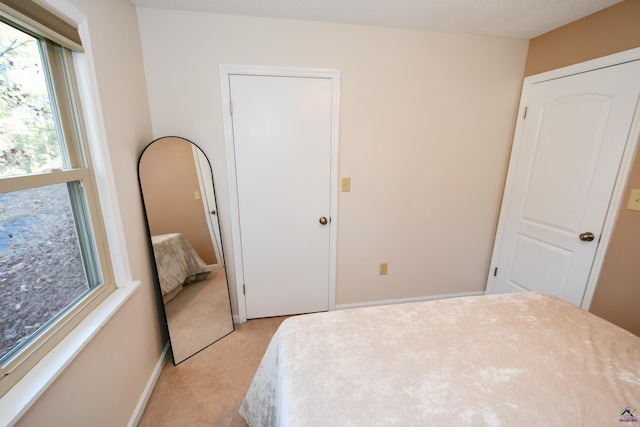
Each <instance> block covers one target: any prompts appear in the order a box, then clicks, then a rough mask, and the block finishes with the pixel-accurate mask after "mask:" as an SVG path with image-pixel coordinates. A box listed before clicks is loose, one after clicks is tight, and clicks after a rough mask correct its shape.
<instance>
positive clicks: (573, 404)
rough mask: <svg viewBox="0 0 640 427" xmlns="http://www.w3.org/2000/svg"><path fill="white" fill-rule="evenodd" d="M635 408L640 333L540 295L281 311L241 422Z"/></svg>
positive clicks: (546, 415)
mask: <svg viewBox="0 0 640 427" xmlns="http://www.w3.org/2000/svg"><path fill="white" fill-rule="evenodd" d="M636 407H637V408H640V338H639V337H637V336H635V335H633V334H631V333H630V332H627V331H625V330H623V329H621V328H619V327H617V326H615V325H613V324H611V323H609V322H607V321H605V320H603V319H601V318H599V317H597V316H595V315H593V314H591V313H589V312H587V311H585V310H582V309H580V308H578V307H575V306H573V305H571V304H569V303H567V302H565V301H563V300H561V299H559V298H556V297H553V296H549V295H546V294H542V293H517V294H505V295H493V296H480V297H465V298H455V299H447V300H438V301H430V302H419V303H409V304H400V305H393V306H381V307H370V308H362V309H353V310H344V311H333V312H328V313H316V314H310V315H304V316H296V317H292V318H289V319H287V320H285V321H284V322H283V323H282V325H281V326H280V328H279V329H278V331H277V332H276V334H275V335H274V336H273V338H272V340H271V342H270V344H269V346H268V348H267V351H266V353H265V355H264V357H263V359H262V362H261V364H260V366H259V368H258V370H257V372H256V374H255V377H254V379H253V382H252V384H251V387H250V389H249V391H248V393H247V395H246V397H245V400H244V402H243V403H242V407H241V409H240V413H241V414H242V416H243V417H244V418H245V420H246V421H247V423H248V424H249V425H250V426H254V427H255V426H295V427H304V426H368V427H369V426H427V425H429V426H434V425H436V426H437V425H460V426H479V425H487V426H510V425H527V426H546V425H580V426H590V425H593V426H596V425H597V426H605V425H619V424H620V422H630V421H632V418H635V417H634V415H640V414H638V413H636V412H635V408H636Z"/></svg>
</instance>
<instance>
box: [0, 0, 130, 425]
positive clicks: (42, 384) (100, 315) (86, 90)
mask: <svg viewBox="0 0 640 427" xmlns="http://www.w3.org/2000/svg"><path fill="white" fill-rule="evenodd" d="M54 2H55V0H54ZM47 3H50V1H48V2H47ZM57 6H58V7H57V9H59V8H62V9H63V14H65V15H66V16H68V15H69V14H68V13H64V11H66V12H70V15H73V16H74V17H72V18H71V20H72V21H74V22H75V23H76V24H78V27H79V33H80V34H84V37H83V38H84V39H87V40H88V37H87V34H88V30H87V26H86V17H84V15H82V14H81V13H80V12H78V11H77V10H76V9H74V8H73V6H71V5H69V4H68V3H67V2H66V1H65V0H59V1H58V5H57ZM36 38H39V39H41V37H36ZM46 46H47V48H46V57H47V58H48V60H49V61H48V62H49V66H50V68H51V73H50V75H51V76H52V79H51V80H52V85H53V87H54V93H55V98H56V103H57V104H58V107H59V109H58V113H59V116H60V123H62V130H63V133H64V135H65V140H66V141H67V143H66V145H67V146H68V147H69V150H68V151H69V152H70V153H71V155H70V162H71V166H72V168H71V169H68V170H63V171H56V172H51V173H42V174H33V175H25V176H19V177H7V178H3V179H2V183H3V188H5V189H3V192H9V191H16V190H20V189H27V188H33V187H39V186H42V185H50V184H55V183H63V182H72V181H81V182H82V183H83V184H82V185H83V188H84V192H85V200H86V207H87V209H88V211H89V215H88V216H89V220H90V223H91V227H90V230H91V233H92V235H93V237H94V246H95V250H96V252H97V258H98V260H99V263H100V272H101V275H102V283H101V284H99V285H98V286H96V287H95V288H94V289H92V290H90V291H89V292H87V293H86V294H85V295H84V296H83V297H82V298H80V299H79V303H76V304H75V305H74V306H73V308H71V309H70V310H68V311H67V312H66V313H65V314H64V315H63V316H60V317H59V318H58V319H57V320H56V323H57V325H58V326H56V327H55V330H52V332H46V333H43V334H41V335H40V336H38V337H37V338H36V339H34V342H33V343H32V344H30V345H28V346H26V347H25V349H26V350H27V351H25V352H24V354H19V355H17V356H16V357H14V358H13V359H11V360H10V361H9V362H8V363H6V364H5V365H3V367H2V368H3V369H5V370H6V369H9V370H10V371H11V374H10V375H9V376H7V377H4V378H2V379H1V380H0V396H2V397H0V413H5V414H6V416H7V417H17V416H19V414H21V413H22V412H23V411H25V410H26V408H27V407H28V405H30V403H33V401H34V400H35V398H36V397H37V396H39V394H40V393H42V392H43V391H44V389H46V387H47V386H48V385H49V384H50V381H52V380H53V378H55V377H56V376H57V375H58V374H59V373H60V372H62V370H63V369H64V367H65V366H66V365H67V364H68V363H69V362H70V360H71V359H72V358H73V357H74V356H75V355H76V354H77V352H78V351H79V350H80V349H81V348H82V347H84V345H86V344H87V343H88V342H89V340H90V339H91V337H92V336H93V335H94V334H95V333H96V332H97V330H98V329H99V328H100V327H101V325H102V324H104V323H105V322H106V321H107V320H108V319H109V318H110V317H111V316H112V315H113V314H114V313H115V312H116V311H117V309H118V308H119V307H120V306H121V304H123V303H124V301H126V300H127V299H128V298H129V296H130V295H131V294H132V293H133V292H134V291H135V290H136V289H137V288H138V286H139V282H133V281H132V280H131V274H130V268H129V265H128V262H127V259H128V258H127V256H126V250H125V242H124V232H123V227H122V223H121V219H120V216H119V209H118V205H117V202H115V201H116V200H117V199H116V197H115V184H114V182H113V175H112V173H111V167H110V158H109V154H108V150H107V147H106V144H105V141H106V136H105V134H104V126H103V123H102V118H101V112H100V109H99V107H98V106H99V101H98V99H99V98H98V95H97V84H96V81H95V72H94V71H93V58H92V55H91V53H90V52H91V51H90V46H89V49H85V51H84V53H79V52H71V51H69V50H68V49H66V48H62V47H59V46H55V45H53V44H51V43H50V42H48V43H46ZM54 108H55V107H54ZM85 118H86V119H85ZM72 124H73V125H72ZM5 184H6V185H5ZM107 231H108V233H107ZM114 261H115V262H114ZM117 283H119V285H117ZM118 291H119V292H118ZM79 326H80V327H79ZM54 347H56V350H57V351H58V350H59V349H63V350H64V351H62V353H61V354H57V355H53V354H51V350H52V349H53V348H54ZM61 355H66V357H62V358H61V357H60V356H61ZM52 362H53V363H52ZM34 367H35V368H37V369H34ZM43 369H44V371H46V372H47V374H46V375H45V376H44V377H43V376H42V372H41V371H42V370H43ZM32 371H33V372H32ZM36 371H37V372H36ZM32 374H33V375H32ZM34 375H35V377H36V378H34ZM34 380H35V384H39V385H35V384H34ZM34 385H35V387H34ZM25 389H26V390H28V391H29V393H26V394H22V393H23V392H24V391H25ZM16 401H19V402H22V403H17V405H16ZM7 402H10V403H7ZM25 402H26V403H25ZM29 402H30V403H29ZM8 408H11V409H12V410H11V411H3V410H4V409H8ZM0 418H3V419H4V417H0ZM7 419H8V418H7ZM13 419H14V420H15V419H16V418H13Z"/></svg>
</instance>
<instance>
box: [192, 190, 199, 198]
mask: <svg viewBox="0 0 640 427" xmlns="http://www.w3.org/2000/svg"><path fill="white" fill-rule="evenodd" d="M193 198H194V199H196V200H200V192H199V191H194V192H193Z"/></svg>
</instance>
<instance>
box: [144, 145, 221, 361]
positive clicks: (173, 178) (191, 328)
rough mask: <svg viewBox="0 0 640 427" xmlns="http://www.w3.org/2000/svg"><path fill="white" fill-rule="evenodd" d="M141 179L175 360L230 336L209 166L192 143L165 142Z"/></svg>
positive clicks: (150, 153) (152, 149)
mask: <svg viewBox="0 0 640 427" xmlns="http://www.w3.org/2000/svg"><path fill="white" fill-rule="evenodd" d="M138 175H139V179H140V189H141V192H142V197H143V201H144V207H145V213H146V218H147V226H148V231H149V239H150V243H151V246H152V251H153V254H154V261H155V262H154V266H155V268H156V273H157V274H156V276H157V282H158V285H159V290H160V294H161V297H162V301H163V305H164V311H165V315H166V320H167V327H168V331H169V338H170V341H171V349H172V353H173V360H174V363H175V364H178V363H180V362H182V361H184V360H185V359H187V358H189V357H190V356H192V355H194V354H195V353H197V352H198V351H200V350H202V349H203V348H205V347H207V346H208V345H210V344H212V343H214V342H215V341H217V340H219V339H220V338H222V337H224V336H226V335H227V334H229V333H230V332H232V331H233V329H234V328H233V320H232V315H231V304H230V301H229V290H228V285H227V277H226V272H225V267H224V254H223V251H222V245H221V242H220V229H219V225H218V215H217V209H216V206H215V192H214V186H213V177H212V174H211V166H210V164H209V162H208V160H207V158H206V156H204V154H203V153H202V151H201V150H200V149H199V148H198V147H197V146H196V145H195V144H193V143H191V142H190V141H188V140H186V139H184V138H179V137H164V138H160V139H157V140H155V141H153V142H152V143H151V144H149V145H148V146H147V147H146V148H145V150H144V151H143V153H142V154H141V156H140V161H139V166H138Z"/></svg>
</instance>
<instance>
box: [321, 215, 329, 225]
mask: <svg viewBox="0 0 640 427" xmlns="http://www.w3.org/2000/svg"><path fill="white" fill-rule="evenodd" d="M327 222H328V221H327V218H326V217H324V216H321V217H320V224H322V225H327Z"/></svg>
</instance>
